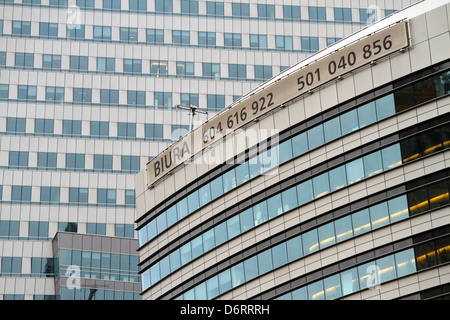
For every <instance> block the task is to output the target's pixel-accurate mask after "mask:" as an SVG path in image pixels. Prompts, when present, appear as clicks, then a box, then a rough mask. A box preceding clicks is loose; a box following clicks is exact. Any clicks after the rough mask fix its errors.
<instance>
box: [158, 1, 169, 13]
mask: <svg viewBox="0 0 450 320" xmlns="http://www.w3.org/2000/svg"><path fill="white" fill-rule="evenodd" d="M155 11H156V12H172V11H173V0H155Z"/></svg>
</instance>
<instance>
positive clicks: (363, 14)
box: [359, 9, 377, 24]
mask: <svg viewBox="0 0 450 320" xmlns="http://www.w3.org/2000/svg"><path fill="white" fill-rule="evenodd" d="M359 18H360V20H359V21H361V22H364V23H366V24H371V23H374V22H375V21H377V11H376V10H375V9H359Z"/></svg>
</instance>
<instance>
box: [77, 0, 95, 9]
mask: <svg viewBox="0 0 450 320" xmlns="http://www.w3.org/2000/svg"><path fill="white" fill-rule="evenodd" d="M77 6H78V7H81V8H94V0H77Z"/></svg>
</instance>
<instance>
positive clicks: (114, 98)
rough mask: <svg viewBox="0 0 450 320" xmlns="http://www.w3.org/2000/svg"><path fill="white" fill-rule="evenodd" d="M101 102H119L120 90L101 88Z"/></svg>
mask: <svg viewBox="0 0 450 320" xmlns="http://www.w3.org/2000/svg"><path fill="white" fill-rule="evenodd" d="M100 103H119V90H109V89H100Z"/></svg>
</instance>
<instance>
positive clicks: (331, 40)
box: [327, 37, 341, 47]
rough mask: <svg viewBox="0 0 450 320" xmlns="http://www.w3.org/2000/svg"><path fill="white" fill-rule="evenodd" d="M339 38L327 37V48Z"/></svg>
mask: <svg viewBox="0 0 450 320" xmlns="http://www.w3.org/2000/svg"><path fill="white" fill-rule="evenodd" d="M339 40H341V38H329V37H327V47H329V46H331V45H332V44H333V43H335V42H338V41H339Z"/></svg>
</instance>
